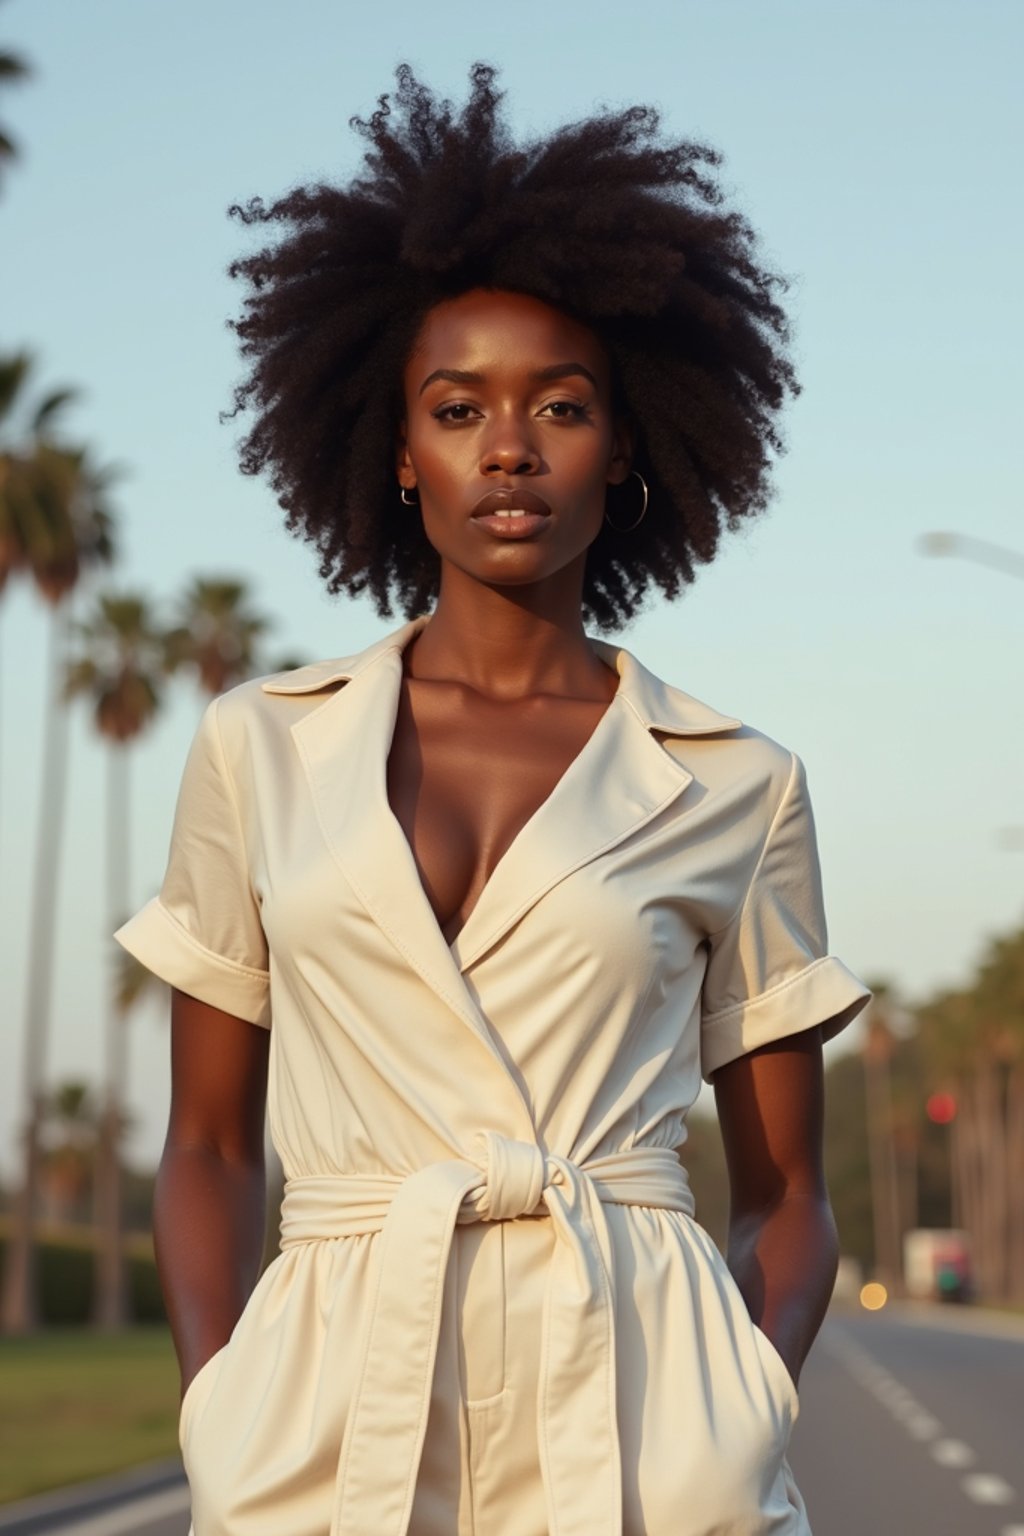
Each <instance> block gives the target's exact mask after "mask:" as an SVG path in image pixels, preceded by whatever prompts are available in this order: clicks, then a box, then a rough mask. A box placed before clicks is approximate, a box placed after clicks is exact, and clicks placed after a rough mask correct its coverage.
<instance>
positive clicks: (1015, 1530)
mask: <svg viewBox="0 0 1024 1536" xmlns="http://www.w3.org/2000/svg"><path fill="white" fill-rule="evenodd" d="M828 1348H829V1351H830V1353H831V1354H833V1355H835V1356H836V1357H837V1358H838V1359H839V1360H840V1361H841V1363H842V1364H843V1365H844V1366H845V1367H846V1369H847V1370H848V1371H849V1373H850V1375H851V1376H852V1377H853V1378H854V1380H855V1381H857V1382H859V1383H860V1385H861V1386H862V1387H864V1389H865V1390H866V1391H868V1392H870V1393H871V1395H872V1397H874V1398H875V1399H876V1400H877V1401H878V1402H880V1403H881V1404H882V1405H883V1407H885V1408H887V1409H888V1410H889V1412H890V1413H891V1414H892V1416H893V1418H894V1419H896V1420H897V1421H898V1422H899V1423H901V1424H903V1426H904V1427H905V1429H906V1430H907V1432H908V1433H909V1434H910V1435H911V1436H912V1437H913V1439H915V1440H919V1441H921V1442H922V1443H923V1444H927V1445H928V1448H929V1450H930V1452H931V1455H932V1459H933V1460H934V1461H935V1462H937V1464H938V1465H939V1466H940V1467H946V1468H948V1469H949V1470H950V1471H956V1472H963V1473H964V1476H963V1477H961V1479H960V1488H961V1491H962V1492H963V1493H964V1494H965V1495H966V1496H967V1498H969V1499H970V1500H971V1501H972V1502H973V1503H975V1504H982V1505H986V1506H989V1507H993V1508H994V1507H998V1506H1003V1505H1006V1504H1012V1503H1013V1501H1014V1499H1015V1498H1016V1497H1017V1495H1016V1492H1015V1491H1014V1489H1013V1488H1012V1487H1011V1486H1010V1484H1009V1483H1008V1482H1007V1481H1006V1479H1005V1478H1003V1477H999V1476H998V1474H996V1473H994V1472H967V1471H966V1468H968V1467H973V1466H974V1464H975V1463H976V1462H977V1460H978V1457H977V1454H976V1453H975V1452H974V1451H973V1450H972V1449H971V1447H970V1446H969V1445H966V1444H965V1443H964V1441H963V1440H954V1439H952V1438H950V1437H948V1436H946V1435H943V1433H942V1425H941V1424H940V1423H939V1421H938V1419H937V1418H935V1416H934V1414H931V1413H929V1412H928V1410H927V1408H925V1407H924V1406H923V1405H922V1404H921V1403H919V1402H918V1401H917V1399H916V1398H915V1397H914V1394H913V1393H912V1392H910V1391H908V1389H907V1388H906V1387H905V1386H904V1385H903V1383H902V1382H901V1381H897V1379H896V1377H895V1376H893V1375H891V1374H890V1373H889V1371H887V1370H886V1369H885V1367H884V1366H882V1365H879V1364H878V1361H877V1360H875V1359H874V1357H873V1356H872V1355H870V1354H869V1353H868V1351H867V1350H866V1349H863V1348H862V1347H861V1345H859V1344H856V1343H855V1342H854V1341H853V1340H852V1339H850V1338H847V1337H846V1336H845V1335H839V1336H835V1335H833V1336H832V1337H831V1338H830V1339H829V1341H828ZM1000 1536H1024V1525H1006V1526H1004V1527H1003V1529H1002V1531H1001V1532H1000Z"/></svg>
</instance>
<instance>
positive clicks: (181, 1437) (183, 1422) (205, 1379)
mask: <svg viewBox="0 0 1024 1536" xmlns="http://www.w3.org/2000/svg"><path fill="white" fill-rule="evenodd" d="M230 1342H231V1341H230V1340H228V1343H230ZM227 1347H228V1345H227V1344H222V1345H221V1346H220V1348H219V1349H215V1350H214V1352H213V1354H212V1355H210V1357H209V1359H207V1360H204V1361H203V1363H202V1365H201V1366H200V1367H199V1369H198V1371H196V1373H195V1375H194V1376H193V1377H192V1380H191V1381H190V1382H189V1384H188V1386H187V1387H186V1388H185V1396H184V1397H183V1398H182V1400H181V1407H180V1408H179V1410H178V1445H179V1447H180V1448H181V1449H182V1450H184V1448H185V1437H186V1435H187V1433H188V1427H189V1424H190V1423H191V1420H192V1415H193V1413H194V1411H195V1405H196V1403H197V1401H198V1399H199V1397H200V1395H201V1393H202V1392H203V1391H205V1389H206V1387H207V1384H208V1383H209V1380H210V1376H211V1367H212V1366H213V1365H214V1364H216V1362H218V1361H219V1360H220V1357H221V1356H222V1355H223V1353H224V1351H225V1350H226V1349H227Z"/></svg>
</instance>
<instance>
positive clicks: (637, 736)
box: [263, 615, 740, 1053]
mask: <svg viewBox="0 0 1024 1536" xmlns="http://www.w3.org/2000/svg"><path fill="white" fill-rule="evenodd" d="M428 620H429V615H423V616H421V617H419V618H416V619H413V620H411V621H409V622H408V623H406V624H404V625H402V626H401V628H400V629H398V630H396V631H394V632H393V633H392V634H389V635H385V636H384V637H383V638H382V639H380V640H378V641H376V642H375V643H374V644H372V645H370V646H369V647H367V648H366V649H365V650H364V651H361V652H358V653H356V654H355V655H353V656H348V657H342V658H340V659H338V660H336V661H330V662H319V663H316V664H315V665H313V666H310V667H302V668H299V669H298V670H297V671H295V672H290V673H285V674H282V675H281V676H280V677H275V678H269V679H267V680H266V681H265V682H264V683H263V689H264V691H265V692H267V693H281V694H288V693H290V694H295V693H309V692H314V691H318V690H321V689H325V688H328V687H330V686H331V685H332V684H335V683H338V682H340V681H342V680H345V686H344V687H342V688H337V689H335V690H334V691H333V692H331V693H330V694H329V695H328V697H327V699H326V700H325V702H324V703H323V704H321V705H319V707H317V708H315V709H313V710H311V711H310V712H309V713H308V714H306V715H305V716H304V717H303V718H302V719H301V720H300V721H298V722H297V724H295V725H294V726H293V727H292V737H293V739H294V741H295V744H296V747H297V749H298V752H299V755H300V757H301V760H302V764H303V768H304V770H305V773H306V777H307V780H308V782H309V786H310V790H311V793H312V796H313V800H314V803H315V806H316V811H317V817H318V820H319V823H320V827H321V830H322V833H323V836H324V838H325V839H326V841H327V844H328V846H329V848H330V850H331V853H332V855H333V857H334V859H335V861H336V862H337V864H338V865H339V867H340V868H341V870H342V873H343V874H344V876H345V878H346V880H347V881H348V882H349V884H350V885H351V886H352V888H353V889H354V890H355V892H356V894H357V895H358V897H359V899H360V901H361V902H362V903H363V905H364V906H365V907H366V909H367V911H368V912H369V913H370V914H371V916H372V917H373V918H374V920H375V921H376V922H377V924H378V926H379V927H380V928H381V930H382V931H383V932H384V933H385V934H386V935H387V937H388V939H389V940H390V941H391V943H392V944H394V946H395V947H396V949H398V950H399V951H400V953H401V954H403V955H404V956H405V958H406V960H407V961H408V962H409V964H410V965H412V966H413V967H414V969H415V970H416V971H417V972H418V973H419V975H420V976H421V977H422V978H423V980H424V981H425V982H426V983H427V984H428V986H430V987H431V988H432V989H433V991H434V992H435V993H436V994H437V995H438V996H439V997H440V998H441V999H442V1000H443V1001H444V1002H446V1003H447V1004H448V1006H449V1007H450V1008H452V1009H453V1010H454V1012H455V1013H456V1014H458V1015H459V1016H460V1017H461V1018H463V1019H464V1020H465V1022H466V1023H467V1024H468V1025H469V1027H470V1029H471V1030H472V1031H473V1032H474V1034H476V1035H477V1036H478V1037H479V1038H480V1039H481V1041H482V1042H483V1043H484V1044H485V1045H486V1046H487V1047H488V1048H489V1049H490V1050H491V1051H492V1053H495V1052H496V1047H495V1045H494V1042H493V1038H492V1036H491V1032H490V1030H489V1028H488V1025H487V1021H486V1018H485V1017H484V1015H483V1013H482V1012H481V1009H480V1008H479V1006H478V1005H477V1003H476V1001H475V999H474V997H473V995H472V993H471V991H470V989H469V988H468V987H467V986H466V983H465V981H464V979H463V973H464V972H465V971H466V970H468V968H469V967H470V966H472V965H473V964H474V963H475V962H476V961H477V960H479V959H480V958H481V956H482V955H484V954H485V953H486V952H487V951H488V950H490V949H491V948H493V946H494V945H495V944H497V943H498V942H499V941H500V940H501V939H502V938H503V937H504V936H505V935H506V934H507V933H508V931H509V930H510V929H511V928H512V927H513V926H514V924H515V923H517V922H518V921H519V919H520V918H521V917H522V916H523V915H524V914H525V913H526V912H527V911H529V910H530V908H531V907H533V906H535V905H536V903H537V902H538V901H540V900H541V899H542V898H543V897H544V896H545V894H546V893H547V892H548V891H550V890H551V888H552V887H553V886H554V885H556V884H557V883H558V882H559V881H561V880H563V879H565V877H566V876H567V875H569V874H571V873H572V872H573V871H574V870H577V869H579V868H580V867H581V866H583V865H585V864H587V863H589V862H590V861H591V860H592V859H595V858H597V857H598V856H599V855H601V854H603V853H606V852H608V851H609V850H610V849H612V848H614V847H615V846H616V844H618V843H620V842H621V841H622V840H623V839H624V838H626V837H628V836H629V835H630V834H631V833H633V832H636V831H637V830H638V829H639V828H641V827H643V826H644V824H645V823H646V822H648V821H650V820H651V819H652V818H653V817H654V816H656V815H658V814H659V813H660V812H661V811H662V810H664V809H665V808H666V807H667V806H668V805H670V804H671V803H672V801H673V800H675V799H677V798H678V796H679V795H681V794H682V792H683V791H684V790H685V789H686V787H687V785H689V784H690V783H691V782H692V780H693V775H692V773H690V772H689V770H688V769H687V768H686V767H684V765H683V764H682V763H680V762H679V761H678V759H677V758H676V757H674V756H673V755H671V754H670V753H668V752H666V751H665V749H664V747H662V746H661V744H660V742H659V741H657V740H656V738H655V736H654V735H653V734H652V732H653V731H655V730H659V731H663V732H668V733H670V734H674V735H708V734H712V733H717V732H721V731H730V730H734V729H736V728H737V727H738V726H739V724H740V722H739V721H738V720H735V719H732V718H731V717H728V716H725V715H719V714H718V713H716V711H714V710H711V709H709V708H708V707H707V706H706V705H704V704H701V703H699V702H698V701H697V700H696V699H692V698H690V697H689V695H687V694H684V693H682V692H681V691H680V690H679V689H676V688H672V687H671V686H670V685H669V684H667V683H665V682H663V681H662V680H661V679H660V678H658V677H656V676H655V675H654V674H653V673H652V672H649V671H648V670H647V668H646V667H644V666H642V664H641V663H640V662H639V661H638V660H637V659H636V657H634V656H633V655H632V654H631V653H630V652H629V651H627V650H625V649H624V648H623V647H621V646H617V645H612V644H608V643H606V642H604V641H601V640H595V639H593V638H590V644H591V646H592V647H593V648H594V650H595V651H596V652H597V654H598V656H599V657H600V658H601V660H603V661H604V662H605V663H606V664H607V665H608V666H610V667H612V668H613V669H614V670H615V671H616V672H617V673H618V675H619V686H618V689H617V691H616V694H615V697H614V699H613V701H612V703H611V705H610V706H609V708H608V709H607V711H606V712H605V714H604V715H603V716H602V718H601V721H600V723H599V724H598V726H597V729H596V730H595V731H594V733H593V734H592V736H591V737H590V739H589V741H588V742H587V744H586V746H585V747H584V748H583V750H582V752H581V753H580V754H579V755H578V756H577V757H576V758H575V759H574V761H573V762H572V763H571V764H570V766H569V768H568V769H567V771H566V773H565V774H564V775H563V777H562V778H561V779H560V780H559V782H558V784H557V785H556V786H555V789H554V791H553V792H552V794H551V795H550V796H549V797H548V799H547V800H545V801H544V803H543V804H542V805H541V806H540V807H539V809H538V810H537V811H536V812H535V814H534V815H533V816H532V817H531V818H530V820H529V821H528V822H527V823H526V825H525V826H524V827H523V828H522V830H521V831H520V832H519V834H518V836H517V837H516V839H515V840H514V842H513V843H512V844H511V846H510V847H509V848H508V849H507V850H506V852H505V854H504V855H503V857H502V858H501V859H500V860H499V862H498V864H497V865H496V867H495V869H494V870H493V872H492V874H491V877H490V879H489V880H488V882H487V884H486V886H485V887H484V890H483V892H482V893H481V895H480V897H479V899H478V901H477V903H476V905H475V906H474V908H473V910H472V911H471V913H470V915H469V918H468V920H467V922H466V923H465V925H464V926H463V928H462V930H461V932H460V933H459V935H458V937H457V939H456V940H455V942H454V944H452V945H449V944H448V943H447V942H446V940H445V938H444V935H443V934H442V933H441V930H440V928H439V927H438V924H437V920H436V918H435V917H434V914H433V911H432V909H431V906H430V903H429V901H428V900H427V896H426V892H425V891H424V889H423V886H422V883H421V881H420V878H419V873H418V870H417V868H416V862H415V859H414V858H413V854H412V850H411V848H410V847H409V844H408V841H407V839H406V837H405V833H404V832H403V831H402V828H401V825H400V824H399V822H398V820H397V818H396V817H395V816H394V813H393V812H392V810H391V808H390V805H389V803H388V798H387V777H386V772H387V758H388V752H389V749H390V746H391V740H392V735H393V732H394V727H395V719H396V715H397V710H398V702H399V697H400V692H401V682H402V652H403V651H404V649H405V647H406V645H408V643H409V642H410V641H411V640H412V639H413V638H414V636H415V635H416V634H418V633H419V631H420V630H421V629H422V628H423V627H424V625H425V624H426V623H427V622H428Z"/></svg>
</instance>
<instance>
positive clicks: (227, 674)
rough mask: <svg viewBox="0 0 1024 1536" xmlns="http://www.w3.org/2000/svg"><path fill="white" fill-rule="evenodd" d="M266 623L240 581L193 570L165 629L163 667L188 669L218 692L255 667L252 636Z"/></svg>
mask: <svg viewBox="0 0 1024 1536" xmlns="http://www.w3.org/2000/svg"><path fill="white" fill-rule="evenodd" d="M269 627H270V621H269V620H268V619H267V618H266V617H265V616H264V615H263V614H261V613H258V612H256V610H255V609H253V608H252V607H250V604H249V593H248V589H247V587H246V583H245V582H244V581H237V580H233V579H231V578H229V577H203V576H197V577H195V578H194V580H193V581H192V584H191V586H189V587H188V589H187V590H186V592H185V595H184V597H183V598H182V599H181V601H180V603H179V604H178V623H177V625H176V626H175V628H173V629H172V630H170V631H169V633H168V635H167V641H166V662H167V669H168V671H169V672H177V671H180V670H181V669H182V668H186V669H188V670H191V671H194V672H195V673H196V675H197V677H198V681H199V684H200V687H201V688H202V689H203V691H204V692H205V693H207V694H209V695H211V697H212V696H213V695H215V694H218V693H223V692H224V690H225V689H226V688H230V687H231V686H232V685H233V684H234V683H240V682H243V681H244V680H245V679H246V678H247V677H252V676H253V675H254V674H255V673H256V671H257V670H258V661H257V652H258V642H259V639H260V636H261V635H262V634H263V633H264V631H265V630H267V629H268V628H269Z"/></svg>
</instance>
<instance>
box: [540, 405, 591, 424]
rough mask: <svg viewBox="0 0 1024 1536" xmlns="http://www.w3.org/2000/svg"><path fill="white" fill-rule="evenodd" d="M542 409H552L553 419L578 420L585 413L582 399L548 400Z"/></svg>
mask: <svg viewBox="0 0 1024 1536" xmlns="http://www.w3.org/2000/svg"><path fill="white" fill-rule="evenodd" d="M543 409H544V410H545V411H553V412H554V413H555V415H554V417H553V419H554V420H555V421H579V420H582V418H583V417H584V416H586V414H587V407H586V406H585V405H584V403H583V401H582V400H549V401H548V403H547V405H545V406H544V407H543Z"/></svg>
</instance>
